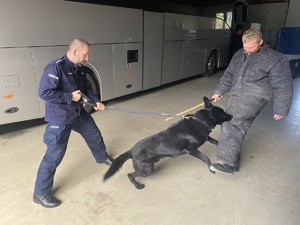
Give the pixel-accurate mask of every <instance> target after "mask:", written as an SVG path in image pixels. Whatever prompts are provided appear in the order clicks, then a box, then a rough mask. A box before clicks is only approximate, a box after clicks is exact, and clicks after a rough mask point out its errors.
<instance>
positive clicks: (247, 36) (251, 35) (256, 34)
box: [242, 28, 262, 43]
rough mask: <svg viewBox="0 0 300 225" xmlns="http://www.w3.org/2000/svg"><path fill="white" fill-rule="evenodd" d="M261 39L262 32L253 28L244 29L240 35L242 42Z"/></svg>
mask: <svg viewBox="0 0 300 225" xmlns="http://www.w3.org/2000/svg"><path fill="white" fill-rule="evenodd" d="M261 39H262V33H261V32H260V31H259V30H257V29H255V28H250V29H248V30H246V31H245V32H244V34H243V37H242V41H243V43H247V42H249V41H252V40H256V41H257V43H259V42H260V40H261Z"/></svg>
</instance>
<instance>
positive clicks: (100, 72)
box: [0, 0, 230, 125]
mask: <svg viewBox="0 0 300 225" xmlns="http://www.w3.org/2000/svg"><path fill="white" fill-rule="evenodd" d="M217 20H218V19H217V18H212V17H203V16H195V15H183V14H177V13H170V12H153V11H147V10H144V9H136V8H127V7H118V6H108V5H100V4H91V3H82V2H75V1H63V0H24V1H19V0H10V1H5V2H4V3H2V6H1V8H0V25H1V35H0V61H1V66H0V76H1V78H0V108H1V112H0V125H2V124H7V123H14V122H19V121H25V120H31V119H37V118H43V117H44V114H45V109H44V102H43V101H42V100H41V99H40V98H39V97H38V95H37V89H38V85H39V81H40V78H41V75H42V74H43V69H44V67H45V66H46V65H47V63H49V62H50V61H52V60H54V59H56V58H60V57H61V56H63V55H64V54H66V51H67V48H68V44H69V42H70V41H71V40H72V39H73V38H75V37H78V38H83V39H85V40H87V41H88V42H89V43H90V45H91V50H90V56H89V62H87V63H85V65H84V66H85V67H86V68H87V70H88V74H89V75H88V79H89V80H90V81H91V83H92V87H93V90H94V91H95V93H97V94H98V95H99V97H100V99H101V101H107V100H111V99H114V98H117V97H121V96H125V95H129V94H131V93H135V92H139V91H143V90H147V89H151V88H155V87H159V86H161V85H165V84H168V83H171V82H174V81H178V80H181V79H185V78H188V77H192V76H196V75H200V74H205V75H207V76H210V75H212V74H213V73H214V72H215V70H216V68H218V67H223V66H226V65H227V62H228V53H229V45H230V30H229V29H225V28H224V29H216V26H215V25H216V24H217Z"/></svg>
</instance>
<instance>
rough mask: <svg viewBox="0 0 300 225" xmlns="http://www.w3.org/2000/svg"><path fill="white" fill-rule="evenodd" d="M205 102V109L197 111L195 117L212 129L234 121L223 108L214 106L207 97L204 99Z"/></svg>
mask: <svg viewBox="0 0 300 225" xmlns="http://www.w3.org/2000/svg"><path fill="white" fill-rule="evenodd" d="M203 102H204V105H205V106H204V109H200V110H199V111H197V112H196V114H195V117H197V118H199V119H201V120H204V121H205V122H206V123H207V124H208V125H210V126H211V127H215V126H216V125H221V124H222V123H223V122H226V121H230V120H231V119H232V115H229V114H227V113H226V112H225V111H224V110H223V109H222V108H220V107H218V106H214V105H213V104H212V103H211V101H210V100H209V99H208V98H207V97H205V96H204V97H203Z"/></svg>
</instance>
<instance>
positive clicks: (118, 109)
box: [105, 106, 181, 118]
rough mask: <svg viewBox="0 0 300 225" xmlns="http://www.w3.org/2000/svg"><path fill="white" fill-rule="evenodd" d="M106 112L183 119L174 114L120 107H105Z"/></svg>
mask: <svg viewBox="0 0 300 225" xmlns="http://www.w3.org/2000/svg"><path fill="white" fill-rule="evenodd" d="M105 110H116V111H121V112H127V113H134V114H144V115H155V116H167V117H169V118H181V116H177V115H172V114H169V113H161V112H150V111H144V110H137V109H126V108H119V107H113V106H108V107H105Z"/></svg>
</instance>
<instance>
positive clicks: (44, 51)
mask: <svg viewBox="0 0 300 225" xmlns="http://www.w3.org/2000/svg"><path fill="white" fill-rule="evenodd" d="M67 49H68V46H60V47H38V48H37V47H34V48H32V49H31V51H32V59H33V68H34V76H35V80H36V86H37V89H38V86H39V83H40V80H41V77H42V75H43V72H44V68H45V66H46V65H47V64H48V63H49V62H51V61H53V60H55V59H59V58H61V57H62V56H64V55H65V54H66V52H67ZM38 102H39V108H40V112H41V116H44V115H45V102H44V101H43V100H42V99H40V98H39V97H38Z"/></svg>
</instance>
